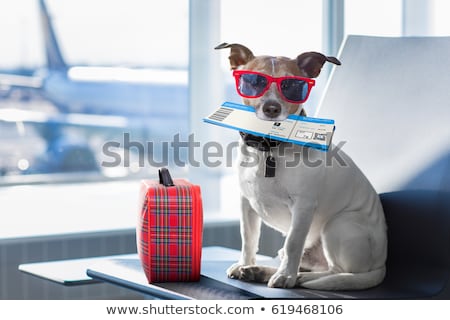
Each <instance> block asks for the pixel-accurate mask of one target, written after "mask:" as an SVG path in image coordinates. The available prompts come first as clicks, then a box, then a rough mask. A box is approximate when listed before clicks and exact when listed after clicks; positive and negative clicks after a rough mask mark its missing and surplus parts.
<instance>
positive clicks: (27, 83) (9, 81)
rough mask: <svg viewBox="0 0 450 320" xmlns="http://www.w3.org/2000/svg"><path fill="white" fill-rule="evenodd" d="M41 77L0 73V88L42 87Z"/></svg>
mask: <svg viewBox="0 0 450 320" xmlns="http://www.w3.org/2000/svg"><path fill="white" fill-rule="evenodd" d="M42 84H43V79H42V78H41V77H36V76H23V75H17V74H8V73H0V88H10V87H19V88H31V89H40V88H42Z"/></svg>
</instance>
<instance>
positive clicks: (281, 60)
mask: <svg viewBox="0 0 450 320" xmlns="http://www.w3.org/2000/svg"><path fill="white" fill-rule="evenodd" d="M239 69H243V70H252V71H257V72H261V73H264V74H267V75H270V76H272V77H284V76H301V77H305V76H306V75H305V74H304V73H302V72H301V70H300V69H299V68H298V67H297V62H296V60H292V59H289V58H286V57H270V56H259V57H255V58H254V59H253V60H251V61H249V62H248V63H247V64H245V65H243V66H242V67H240V68H239ZM243 102H244V104H246V105H248V106H252V107H253V108H255V113H256V116H257V117H258V118H259V119H262V120H270V121H283V120H285V119H286V118H287V117H288V116H289V115H290V114H294V113H296V112H297V111H298V109H299V108H301V105H300V104H298V103H291V102H288V101H286V100H284V99H283V98H282V97H281V94H280V92H279V91H278V89H277V85H276V83H272V84H271V85H270V88H269V90H267V92H266V93H264V95H263V96H261V97H259V98H252V99H249V98H244V99H243Z"/></svg>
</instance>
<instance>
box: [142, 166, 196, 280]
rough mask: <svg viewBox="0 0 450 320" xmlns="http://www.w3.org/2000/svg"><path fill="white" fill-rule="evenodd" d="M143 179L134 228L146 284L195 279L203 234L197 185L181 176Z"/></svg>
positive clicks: (165, 172)
mask: <svg viewBox="0 0 450 320" xmlns="http://www.w3.org/2000/svg"><path fill="white" fill-rule="evenodd" d="M159 178H160V181H153V180H144V181H142V185H141V199H142V202H141V203H142V210H141V211H140V217H139V221H138V226H137V230H136V236H137V248H138V254H139V258H140V260H141V263H142V266H143V268H144V272H145V275H146V277H147V280H148V282H149V283H153V282H168V281H198V280H199V279H200V262H201V252H202V237H203V209H202V199H201V193H200V187H199V186H197V185H194V184H192V183H190V182H188V181H186V180H183V179H175V180H174V181H172V178H171V177H170V174H169V171H168V170H167V169H165V168H163V169H161V170H160V171H159Z"/></svg>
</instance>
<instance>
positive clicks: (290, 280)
mask: <svg viewBox="0 0 450 320" xmlns="http://www.w3.org/2000/svg"><path fill="white" fill-rule="evenodd" d="M296 282H297V274H293V275H287V274H284V273H283V272H276V273H275V274H274V275H273V276H272V277H271V278H270V280H269V283H268V284H267V285H268V286H269V287H271V288H293V287H295V285H296Z"/></svg>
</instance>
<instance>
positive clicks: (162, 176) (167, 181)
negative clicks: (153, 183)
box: [158, 168, 174, 187]
mask: <svg viewBox="0 0 450 320" xmlns="http://www.w3.org/2000/svg"><path fill="white" fill-rule="evenodd" d="M158 174H159V183H160V184H162V185H164V186H165V187H173V186H174V184H173V180H172V177H171V176H170V173H169V169H167V168H161V169H159V170H158Z"/></svg>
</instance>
